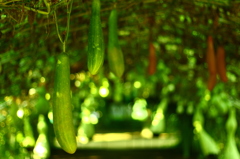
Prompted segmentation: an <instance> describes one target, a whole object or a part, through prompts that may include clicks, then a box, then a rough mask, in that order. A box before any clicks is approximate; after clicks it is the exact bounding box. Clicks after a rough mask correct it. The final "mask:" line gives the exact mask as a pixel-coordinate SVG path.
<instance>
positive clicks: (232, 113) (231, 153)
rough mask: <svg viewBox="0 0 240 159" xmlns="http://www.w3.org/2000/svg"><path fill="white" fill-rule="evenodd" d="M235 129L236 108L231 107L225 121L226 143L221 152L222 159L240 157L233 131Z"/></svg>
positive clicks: (236, 158)
mask: <svg viewBox="0 0 240 159" xmlns="http://www.w3.org/2000/svg"><path fill="white" fill-rule="evenodd" d="M236 129H237V119H236V110H235V108H231V109H230V110H229V117H228V120H227V122H226V130H227V144H226V147H225V150H224V153H223V159H230V158H232V159H240V154H239V152H238V148H237V144H236V140H235V132H236Z"/></svg>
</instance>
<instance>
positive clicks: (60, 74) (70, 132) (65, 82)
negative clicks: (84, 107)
mask: <svg viewBox="0 0 240 159" xmlns="http://www.w3.org/2000/svg"><path fill="white" fill-rule="evenodd" d="M72 116H73V115H72V105H71V94H70V66H69V57H68V55H67V54H66V53H62V54H60V55H59V56H58V57H57V64H56V70H55V81H54V94H53V128H54V132H55V135H56V138H57V141H58V143H59V144H60V146H61V148H62V149H63V150H64V151H66V152H67V153H70V154H73V153H75V151H76V149H77V142H76V136H75V130H74V125H73V117H72Z"/></svg>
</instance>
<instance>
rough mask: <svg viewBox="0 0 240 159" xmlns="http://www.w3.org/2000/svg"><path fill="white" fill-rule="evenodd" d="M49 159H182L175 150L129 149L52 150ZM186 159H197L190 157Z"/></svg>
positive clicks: (179, 153)
mask: <svg viewBox="0 0 240 159" xmlns="http://www.w3.org/2000/svg"><path fill="white" fill-rule="evenodd" d="M50 159H183V157H182V154H181V151H179V150H176V149H164V150H160V149H130V150H124V149H123V150H96V149H94V150H91V149H88V150H77V151H76V153H75V154H73V155H69V154H67V153H65V152H64V151H62V150H58V149H54V150H52V155H51V157H50ZM188 159H197V157H196V156H194V155H192V156H191V157H189V158H188Z"/></svg>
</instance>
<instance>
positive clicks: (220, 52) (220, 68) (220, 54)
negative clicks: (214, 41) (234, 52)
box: [216, 46, 228, 82]
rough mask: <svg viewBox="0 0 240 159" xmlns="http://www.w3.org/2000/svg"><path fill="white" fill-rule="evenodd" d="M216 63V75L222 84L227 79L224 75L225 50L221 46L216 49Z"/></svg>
mask: <svg viewBox="0 0 240 159" xmlns="http://www.w3.org/2000/svg"><path fill="white" fill-rule="evenodd" d="M216 62H217V73H218V75H219V77H220V79H221V80H222V81H223V82H227V81H228V78H227V75H226V63H225V49H224V47H223V46H218V48H217V55H216Z"/></svg>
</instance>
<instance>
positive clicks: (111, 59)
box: [108, 8, 124, 77]
mask: <svg viewBox="0 0 240 159" xmlns="http://www.w3.org/2000/svg"><path fill="white" fill-rule="evenodd" d="M108 27H109V34H108V35H109V37H108V63H109V68H110V71H111V72H112V73H114V74H115V75H116V76H117V77H121V76H122V74H123V72H124V58H123V53H122V50H121V48H120V46H119V43H118V30H117V29H118V28H117V10H116V8H114V9H113V10H112V11H111V13H110V16H109V20H108Z"/></svg>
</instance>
